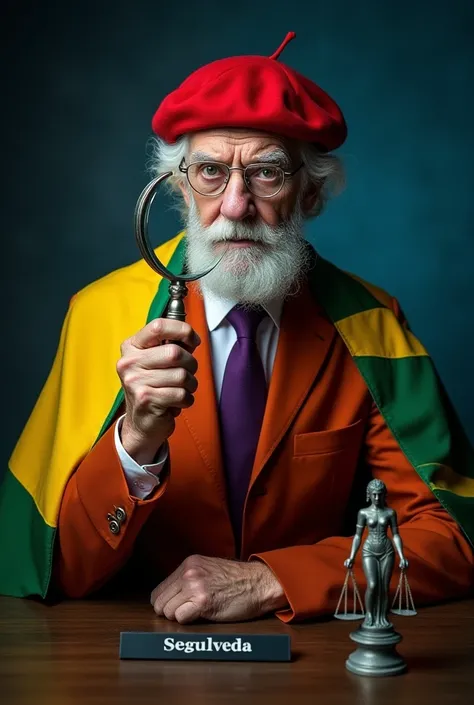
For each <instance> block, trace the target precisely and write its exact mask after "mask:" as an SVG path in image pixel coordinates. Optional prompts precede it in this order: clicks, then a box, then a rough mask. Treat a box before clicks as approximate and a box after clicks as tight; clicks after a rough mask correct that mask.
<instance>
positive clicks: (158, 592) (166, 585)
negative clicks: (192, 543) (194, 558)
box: [150, 568, 181, 608]
mask: <svg viewBox="0 0 474 705" xmlns="http://www.w3.org/2000/svg"><path fill="white" fill-rule="evenodd" d="M173 585H176V588H173ZM168 590H170V594H169V596H168V598H167V599H164V600H163V595H166V592H167V591H168ZM180 590H181V571H180V568H177V569H176V570H175V571H173V573H171V575H168V577H167V578H165V580H163V582H161V583H160V584H159V585H157V586H156V588H155V589H154V590H153V592H152V593H151V597H150V602H151V604H152V605H153V607H155V604H156V603H157V602H158V606H159V608H161V607H162V606H163V605H165V604H166V602H168V600H170V599H171V597H173V596H174V595H176V594H177V593H178V592H179V591H180Z"/></svg>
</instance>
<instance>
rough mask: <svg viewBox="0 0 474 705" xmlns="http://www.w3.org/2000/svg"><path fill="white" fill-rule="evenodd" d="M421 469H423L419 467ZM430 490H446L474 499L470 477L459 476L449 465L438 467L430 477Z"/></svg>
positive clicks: (473, 481)
mask: <svg viewBox="0 0 474 705" xmlns="http://www.w3.org/2000/svg"><path fill="white" fill-rule="evenodd" d="M420 467H421V469H422V468H423V467H424V466H423V465H421V466H420ZM430 485H431V489H433V490H448V491H449V492H454V494H456V495H459V496H460V497H474V480H473V479H472V478H471V477H466V476H465V475H460V474H459V473H458V472H456V471H455V470H453V469H452V468H451V467H449V465H438V467H437V469H436V470H435V472H434V473H433V475H432V480H431V483H430Z"/></svg>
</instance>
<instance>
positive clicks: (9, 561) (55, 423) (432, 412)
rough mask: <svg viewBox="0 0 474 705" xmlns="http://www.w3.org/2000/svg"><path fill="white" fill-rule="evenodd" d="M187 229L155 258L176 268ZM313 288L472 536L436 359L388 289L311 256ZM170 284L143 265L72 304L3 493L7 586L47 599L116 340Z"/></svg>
mask: <svg viewBox="0 0 474 705" xmlns="http://www.w3.org/2000/svg"><path fill="white" fill-rule="evenodd" d="M183 236H184V233H180V234H179V235H177V236H176V237H175V238H173V239H172V240H169V241H167V242H165V243H164V244H163V245H161V246H160V247H159V248H158V250H157V254H158V256H159V257H160V259H161V260H162V261H163V262H164V263H165V264H166V265H168V266H169V267H170V268H171V269H172V271H175V272H180V271H182V267H183V260H184V240H183ZM312 272H313V274H312V276H311V280H310V283H311V288H312V291H313V294H314V296H315V297H316V298H317V300H318V302H319V303H320V304H321V305H322V307H323V308H324V309H325V311H326V313H327V315H328V317H329V318H330V320H331V321H332V322H333V323H334V325H335V327H336V329H337V331H338V333H339V335H341V337H342V339H343V340H344V342H345V344H346V345H347V348H348V350H349V352H350V354H351V355H352V357H353V359H354V361H355V363H356V365H357V367H358V369H359V371H360V373H361V375H362V376H363V378H364V380H365V382H366V384H367V387H368V389H369V390H370V393H371V395H372V397H373V399H374V400H375V402H376V404H377V406H378V408H379V409H380V411H381V413H382V415H383V416H384V418H385V420H386V422H387V424H388V426H389V428H390V429H391V431H392V433H393V434H394V436H395V438H396V439H397V441H398V443H399V445H400V447H401V449H402V451H403V452H404V453H405V455H406V457H407V458H408V460H409V461H410V463H411V464H412V465H413V467H414V469H415V470H416V472H417V473H418V474H419V475H420V477H421V478H422V480H423V481H424V482H425V483H426V484H427V485H428V486H429V487H430V489H431V490H432V491H433V493H434V494H435V495H436V497H437V498H438V500H439V502H440V503H441V504H442V505H443V506H444V507H445V508H446V510H447V511H448V512H449V513H450V514H451V515H452V516H453V517H454V518H455V519H456V521H457V522H458V523H459V524H460V525H461V527H462V528H463V530H464V532H465V534H466V535H467V537H468V538H469V539H470V541H471V543H474V452H473V449H472V447H471V446H470V444H469V441H468V439H467V436H466V434H465V433H464V431H463V429H462V426H461V424H460V422H459V419H458V418H457V416H456V413H455V411H454V410H453V408H452V405H451V404H450V402H449V399H448V398H447V395H446V393H445V391H444V389H443V386H442V384H441V382H440V380H439V377H438V375H437V372H436V370H435V368H434V365H433V363H432V360H431V358H430V357H429V355H428V353H427V351H426V350H425V348H424V347H423V346H422V344H421V343H420V342H419V341H418V340H417V338H416V337H415V336H414V335H413V333H412V332H411V331H410V330H409V328H408V326H407V325H406V324H405V323H404V322H403V321H399V320H398V319H397V316H396V315H395V313H394V311H393V309H392V301H393V299H392V298H391V297H390V296H389V295H388V294H386V293H385V292H384V291H382V290H381V289H379V288H377V287H374V286H372V285H370V284H368V283H366V282H365V281H363V280H361V279H359V278H358V277H355V276H353V275H351V274H348V273H346V272H343V271H342V270H340V269H338V268H337V267H335V266H334V265H332V264H331V263H330V262H328V261H327V260H325V259H323V258H322V257H319V256H318V257H317V258H316V265H315V267H314V269H313V270H312ZM167 302H168V282H167V281H165V280H160V277H158V276H157V275H156V274H155V273H154V272H153V271H152V270H151V269H150V268H149V267H148V265H147V264H146V263H145V262H144V261H143V260H141V261H139V262H136V263H135V264H132V265H130V266H128V267H124V268H123V269H120V270H117V271H115V272H112V273H111V274H109V275H108V276H106V277H104V278H102V279H100V280H98V281H97V282H94V283H93V284H91V285H89V286H88V287H86V288H85V289H83V290H82V291H80V292H79V293H78V294H77V295H76V296H75V297H73V299H72V301H71V305H70V306H69V310H68V312H67V315H66V318H65V321H64V325H63V328H62V332H61V337H60V342H59V347H58V351H57V354H56V357H55V360H54V363H53V366H52V369H51V372H50V374H49V377H48V379H47V381H46V383H45V386H44V388H43V390H42V392H41V394H40V396H39V398H38V401H37V403H36V405H35V408H34V410H33V412H32V414H31V416H30V418H29V420H28V422H27V424H26V426H25V428H24V431H23V433H22V435H21V437H20V439H19V441H18V443H17V446H16V448H15V450H14V452H13V454H12V457H11V459H10V463H9V468H8V470H7V472H6V474H5V478H4V481H3V483H2V486H1V489H0V522H1V527H2V528H1V533H2V541H1V542H0V593H1V594H5V595H14V596H19V597H23V596H28V595H40V596H42V597H46V595H47V592H48V587H49V582H50V576H51V568H52V557H53V549H54V541H55V534H56V527H57V523H58V514H59V507H60V503H61V499H62V495H63V492H64V488H65V486H66V483H67V481H68V479H69V477H70V475H71V473H72V472H73V471H74V469H75V468H76V467H77V466H78V465H79V463H80V462H81V460H82V459H83V458H84V456H85V455H86V454H87V453H88V452H89V451H90V449H91V448H92V446H93V445H94V443H95V442H96V441H97V440H98V438H100V437H101V435H102V434H103V433H104V432H105V430H106V429H107V428H108V427H109V425H110V423H111V422H112V419H113V418H114V415H115V413H116V411H117V409H118V407H119V406H120V404H121V403H122V401H123V394H122V390H121V387H120V381H119V378H118V375H117V373H116V363H117V359H118V357H119V356H120V345H121V343H122V342H123V341H124V340H125V339H126V338H128V337H130V336H131V335H133V334H134V333H135V332H136V331H137V330H139V329H140V328H141V327H142V326H143V325H144V324H145V322H147V321H149V320H152V319H153V318H156V317H159V316H160V315H162V313H163V311H164V309H165V307H166V304H167Z"/></svg>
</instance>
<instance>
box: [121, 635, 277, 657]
mask: <svg viewBox="0 0 474 705" xmlns="http://www.w3.org/2000/svg"><path fill="white" fill-rule="evenodd" d="M119 655H120V658H121V659H155V660H176V659H178V660H182V661H290V659H291V643H290V637H289V636H287V635H286V634H191V633H188V634H186V633H184V634H183V633H181V634H172V633H169V632H164V633H163V632H121V633H120V653H119Z"/></svg>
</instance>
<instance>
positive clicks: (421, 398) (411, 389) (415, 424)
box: [354, 355, 474, 477]
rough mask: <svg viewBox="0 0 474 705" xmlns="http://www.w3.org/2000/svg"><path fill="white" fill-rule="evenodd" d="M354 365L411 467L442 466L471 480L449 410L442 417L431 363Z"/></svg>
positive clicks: (377, 360)
mask: <svg viewBox="0 0 474 705" xmlns="http://www.w3.org/2000/svg"><path fill="white" fill-rule="evenodd" d="M354 362H355V363H356V365H357V367H358V369H359V371H360V373H361V374H362V376H363V378H364V380H365V382H366V384H367V386H368V388H369V390H370V393H371V394H372V397H373V399H374V401H375V403H376V404H377V406H378V408H379V410H380V411H381V413H382V415H383V416H384V418H385V420H386V422H387V425H388V426H389V428H390V430H391V431H392V433H393V435H394V436H395V438H396V440H397V441H398V443H399V445H400V447H401V448H402V450H403V452H404V453H405V455H406V456H407V458H408V460H409V461H410V462H411V463H412V465H413V466H414V467H417V466H419V465H424V464H426V463H442V464H444V465H449V466H450V467H452V468H454V469H455V470H456V472H458V473H459V474H460V475H465V476H467V477H474V473H473V458H472V455H473V454H472V449H471V448H470V446H469V441H468V439H467V437H466V435H465V433H464V431H463V429H462V426H461V424H460V422H459V419H458V418H457V416H456V414H455V412H454V410H452V411H451V413H450V415H449V416H448V415H447V413H446V407H445V405H444V403H443V396H442V388H440V387H441V383H440V382H439V380H438V376H437V374H436V371H435V369H434V366H433V362H432V360H431V358H429V357H427V356H426V355H422V356H416V357H403V358H398V359H393V358H391V359H389V358H383V357H354ZM437 382H438V384H437ZM461 441H462V442H461ZM453 449H455V454H454V453H453Z"/></svg>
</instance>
